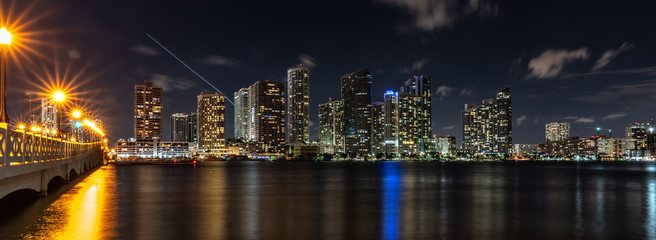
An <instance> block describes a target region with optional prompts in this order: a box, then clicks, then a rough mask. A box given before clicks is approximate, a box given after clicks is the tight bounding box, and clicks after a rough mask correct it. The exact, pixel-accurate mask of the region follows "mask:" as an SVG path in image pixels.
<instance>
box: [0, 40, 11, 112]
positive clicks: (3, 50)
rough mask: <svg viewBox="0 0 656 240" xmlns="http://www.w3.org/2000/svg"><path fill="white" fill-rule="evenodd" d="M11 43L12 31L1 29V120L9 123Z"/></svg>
mask: <svg viewBox="0 0 656 240" xmlns="http://www.w3.org/2000/svg"><path fill="white" fill-rule="evenodd" d="M10 44H11V33H9V32H8V31H7V29H6V28H2V29H0V45H2V47H0V48H1V49H0V62H1V63H0V89H2V90H0V101H2V105H0V122H3V123H8V122H9V116H8V115H7V52H8V51H9V45H10Z"/></svg>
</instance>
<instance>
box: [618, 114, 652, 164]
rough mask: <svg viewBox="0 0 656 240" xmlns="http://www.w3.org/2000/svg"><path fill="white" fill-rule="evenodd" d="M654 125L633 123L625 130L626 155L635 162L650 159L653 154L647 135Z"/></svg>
mask: <svg viewBox="0 0 656 240" xmlns="http://www.w3.org/2000/svg"><path fill="white" fill-rule="evenodd" d="M653 127H654V126H653V125H652V124H649V123H633V124H631V125H629V126H627V127H626V128H625V130H626V132H625V133H626V135H625V136H626V150H625V152H624V155H625V156H627V157H628V158H630V159H633V160H643V159H645V158H650V157H651V153H650V151H649V149H648V143H647V135H648V134H650V133H651V132H653V131H651V130H650V129H653Z"/></svg>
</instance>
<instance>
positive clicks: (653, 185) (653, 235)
mask: <svg viewBox="0 0 656 240" xmlns="http://www.w3.org/2000/svg"><path fill="white" fill-rule="evenodd" d="M654 177H655V176H653V175H652V174H649V175H647V178H648V179H647V219H646V220H645V230H646V234H647V239H656V180H654Z"/></svg>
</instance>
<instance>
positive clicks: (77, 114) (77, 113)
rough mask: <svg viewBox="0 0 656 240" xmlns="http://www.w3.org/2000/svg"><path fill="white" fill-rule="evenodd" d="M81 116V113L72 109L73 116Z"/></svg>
mask: <svg viewBox="0 0 656 240" xmlns="http://www.w3.org/2000/svg"><path fill="white" fill-rule="evenodd" d="M81 116H82V113H81V112H80V111H78V110H75V111H73V117H74V118H80V117H81Z"/></svg>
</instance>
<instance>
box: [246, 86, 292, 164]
mask: <svg viewBox="0 0 656 240" xmlns="http://www.w3.org/2000/svg"><path fill="white" fill-rule="evenodd" d="M284 91H285V84H283V83H280V82H273V81H271V80H269V79H267V80H264V81H258V82H256V83H254V84H252V85H251V86H250V87H249V88H248V101H249V108H250V114H251V116H250V118H249V119H250V124H249V128H250V135H251V138H250V139H251V140H255V141H256V142H257V145H258V148H259V149H260V151H261V152H267V153H282V152H283V150H284V146H285V92H284Z"/></svg>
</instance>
